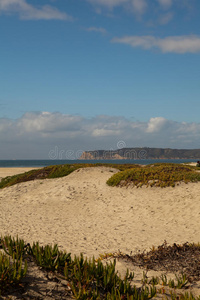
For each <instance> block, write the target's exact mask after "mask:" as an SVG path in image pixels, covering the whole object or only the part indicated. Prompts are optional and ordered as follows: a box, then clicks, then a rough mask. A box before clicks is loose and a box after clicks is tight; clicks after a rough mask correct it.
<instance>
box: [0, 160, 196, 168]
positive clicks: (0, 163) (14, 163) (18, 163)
mask: <svg viewBox="0 0 200 300" xmlns="http://www.w3.org/2000/svg"><path fill="white" fill-rule="evenodd" d="M162 162H163V163H178V164H181V163H186V162H196V160H195V159H141V160H137V159H130V160H129V159H127V160H114V159H111V160H103V159H102V160H61V159H60V160H0V167H1V168H9V167H10V168H15V167H16V168H22V167H25V168H29V167H30V168H32V167H46V166H52V165H64V164H80V163H84V164H87V163H90V164H96V163H107V164H108V163H110V164H141V165H148V164H153V163H162Z"/></svg>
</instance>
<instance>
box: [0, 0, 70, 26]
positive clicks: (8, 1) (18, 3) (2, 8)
mask: <svg viewBox="0 0 200 300" xmlns="http://www.w3.org/2000/svg"><path fill="white" fill-rule="evenodd" d="M0 13H5V14H8V15H12V14H18V15H19V17H20V19H24V20H52V19H55V20H68V21H72V20H73V18H72V17H71V16H69V15H68V14H66V13H64V12H61V11H59V10H58V9H57V8H55V7H53V6H50V5H43V6H39V7H35V6H33V5H31V4H29V3H27V1H26V0H0Z"/></svg>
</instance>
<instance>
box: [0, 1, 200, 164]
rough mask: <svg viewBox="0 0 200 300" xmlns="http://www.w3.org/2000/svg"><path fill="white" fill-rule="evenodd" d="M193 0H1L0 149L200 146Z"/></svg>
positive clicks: (198, 38) (199, 9) (199, 50)
mask: <svg viewBox="0 0 200 300" xmlns="http://www.w3.org/2000/svg"><path fill="white" fill-rule="evenodd" d="M199 13H200V1H199V0H76V1H75V0H40V1H39V0H0V159H53V158H55V159H59V158H61V159H70V158H71V159H76V158H78V157H79V155H80V153H81V152H82V151H86V150H97V149H106V150H112V149H113V150H115V149H119V148H120V147H121V148H122V147H161V148H178V149H181V148H182V149H183V148H185V149H195V148H196V149H197V148H200V118H199V111H200V109H199V108H200V105H199V100H200V18H199Z"/></svg>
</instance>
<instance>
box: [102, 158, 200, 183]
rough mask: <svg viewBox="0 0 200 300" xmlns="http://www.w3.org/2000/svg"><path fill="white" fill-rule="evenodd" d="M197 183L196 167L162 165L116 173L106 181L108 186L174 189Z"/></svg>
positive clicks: (198, 174) (199, 176)
mask: <svg viewBox="0 0 200 300" xmlns="http://www.w3.org/2000/svg"><path fill="white" fill-rule="evenodd" d="M197 181H200V173H199V172H197V168H196V167H192V166H186V165H181V164H164V163H163V164H154V165H147V166H145V167H143V168H141V167H140V168H134V169H129V170H124V171H121V172H118V173H116V174H114V175H113V176H112V177H111V178H110V179H109V180H108V181H107V184H108V185H110V186H129V185H132V186H137V187H141V186H143V185H146V186H151V187H152V186H156V187H168V186H171V187H174V186H175V185H176V184H177V183H180V182H185V183H188V182H197Z"/></svg>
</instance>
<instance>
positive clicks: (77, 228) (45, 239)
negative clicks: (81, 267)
mask: <svg viewBox="0 0 200 300" xmlns="http://www.w3.org/2000/svg"><path fill="white" fill-rule="evenodd" d="M114 172H117V170H115V169H111V168H106V167H95V168H85V169H80V170H77V171H75V172H73V173H72V174H70V175H69V176H67V177H63V178H58V179H46V180H35V181H30V182H26V183H21V184H17V185H15V186H12V187H9V188H5V189H2V190H0V228H1V234H2V235H5V234H11V235H12V236H16V235H18V236H19V237H21V238H23V239H25V240H26V241H29V242H33V241H39V242H40V243H42V244H47V243H50V244H52V243H57V244H58V245H59V247H60V248H61V249H66V250H67V251H69V252H71V253H72V254H80V252H82V253H83V254H85V255H87V256H93V255H95V256H96V257H97V256H98V255H99V254H100V253H104V252H114V251H117V250H120V251H122V252H125V253H128V254H130V252H131V251H132V252H133V253H134V252H136V251H139V250H140V251H142V250H145V249H147V250H148V249H150V247H152V245H155V246H158V245H160V244H162V243H163V242H164V240H166V241H167V242H168V243H184V242H187V241H188V242H199V241H200V232H199V220H200V205H199V200H200V183H190V184H184V183H183V184H181V185H179V186H176V187H175V188H164V189H162V188H155V187H154V188H146V187H143V188H138V189H137V188H117V187H109V186H107V185H106V180H107V179H108V178H109V177H110V176H112V174H113V173H114Z"/></svg>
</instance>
